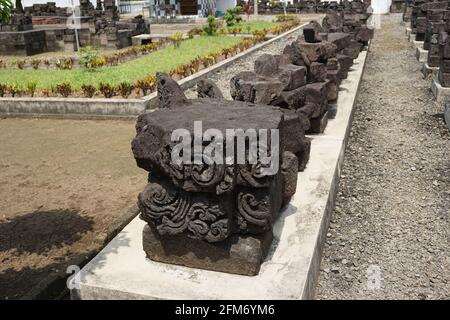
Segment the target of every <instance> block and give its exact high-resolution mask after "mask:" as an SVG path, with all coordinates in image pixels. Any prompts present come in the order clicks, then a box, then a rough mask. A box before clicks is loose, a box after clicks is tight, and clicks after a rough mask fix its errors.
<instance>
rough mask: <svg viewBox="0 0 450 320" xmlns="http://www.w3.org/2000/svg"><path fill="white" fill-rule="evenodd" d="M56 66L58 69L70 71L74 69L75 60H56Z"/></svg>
mask: <svg viewBox="0 0 450 320" xmlns="http://www.w3.org/2000/svg"><path fill="white" fill-rule="evenodd" d="M55 65H56V67H57V68H58V69H61V70H70V69H72V68H73V58H63V59H58V60H56V62H55Z"/></svg>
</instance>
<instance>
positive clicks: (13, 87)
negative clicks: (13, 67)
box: [8, 82, 23, 98]
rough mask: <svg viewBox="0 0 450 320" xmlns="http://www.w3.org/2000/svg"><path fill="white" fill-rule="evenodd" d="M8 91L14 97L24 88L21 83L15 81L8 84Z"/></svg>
mask: <svg viewBox="0 0 450 320" xmlns="http://www.w3.org/2000/svg"><path fill="white" fill-rule="evenodd" d="M8 91H9V93H10V94H11V96H12V97H13V98H14V97H15V96H16V95H21V94H22V91H23V90H22V88H21V87H20V85H19V84H18V83H17V82H15V83H13V84H11V85H9V86H8Z"/></svg>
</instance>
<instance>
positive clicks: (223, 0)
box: [216, 0, 253, 13]
mask: <svg viewBox="0 0 450 320" xmlns="http://www.w3.org/2000/svg"><path fill="white" fill-rule="evenodd" d="M252 1H253V0H252ZM235 6H236V0H216V10H217V11H221V12H223V13H225V12H226V11H227V8H231V7H235Z"/></svg>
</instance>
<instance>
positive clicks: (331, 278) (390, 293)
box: [316, 24, 450, 299]
mask: <svg viewBox="0 0 450 320" xmlns="http://www.w3.org/2000/svg"><path fill="white" fill-rule="evenodd" d="M404 31H405V27H404V26H400V25H398V24H397V25H394V24H391V25H384V26H383V28H382V29H381V30H377V32H376V36H375V39H374V41H373V42H372V46H371V49H370V53H369V56H368V62H367V66H366V70H365V73H364V76H363V81H362V84H361V87H360V94H359V97H358V100H357V107H356V108H357V109H356V114H355V119H354V122H353V129H352V132H351V137H350V141H349V144H348V147H347V149H346V153H345V161H344V167H343V170H342V175H341V181H340V185H339V192H338V196H337V202H336V208H335V210H334V212H333V214H332V220H331V225H330V229H329V230H328V234H327V241H326V245H325V248H324V254H323V258H322V263H321V272H320V276H319V281H318V285H317V287H316V298H317V299H449V298H450V134H449V131H448V129H447V128H446V127H445V125H444V122H443V117H442V113H443V108H442V107H440V106H437V104H435V103H434V102H433V98H432V94H431V91H430V90H429V88H430V80H429V79H428V80H424V79H422V74H421V73H420V63H418V62H417V61H416V59H415V58H414V49H413V47H412V45H411V44H410V43H409V42H407V40H406V37H405V35H404Z"/></svg>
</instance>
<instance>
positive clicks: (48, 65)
mask: <svg viewBox="0 0 450 320" xmlns="http://www.w3.org/2000/svg"><path fill="white" fill-rule="evenodd" d="M43 62H44V65H45V66H46V67H47V68H49V67H50V63H51V62H50V60H48V59H45V60H44V61H43Z"/></svg>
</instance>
